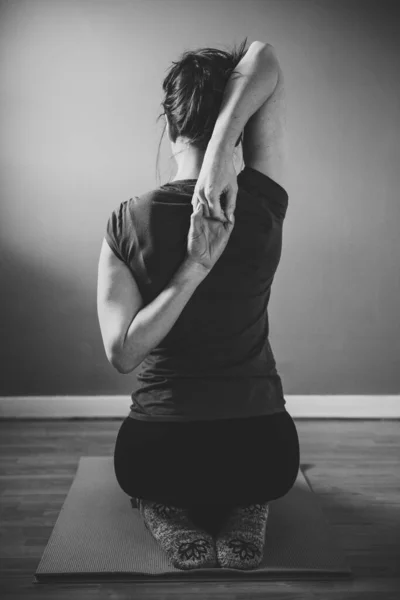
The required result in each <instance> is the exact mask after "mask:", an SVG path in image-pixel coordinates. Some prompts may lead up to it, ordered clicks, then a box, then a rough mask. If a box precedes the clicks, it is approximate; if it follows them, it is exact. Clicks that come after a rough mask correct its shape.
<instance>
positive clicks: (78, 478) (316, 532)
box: [33, 457, 351, 583]
mask: <svg viewBox="0 0 400 600" xmlns="http://www.w3.org/2000/svg"><path fill="white" fill-rule="evenodd" d="M134 506H135V504H134V502H132V503H131V499H130V497H129V496H128V495H127V494H125V492H123V491H122V490H121V488H120V487H119V485H118V483H117V480H116V478H115V473H114V462H113V458H112V457H82V458H81V459H80V462H79V465H78V469H77V472H76V475H75V479H74V481H73V483H72V485H71V488H70V490H69V493H68V495H67V498H66V499H65V502H64V504H63V506H62V509H61V512H60V514H59V516H58V519H57V521H56V523H55V526H54V529H53V531H52V533H51V536H50V539H49V541H48V544H47V546H46V548H45V550H44V553H43V556H42V558H41V560H40V563H39V565H38V568H37V570H36V573H35V577H34V580H33V581H34V583H46V582H49V583H50V582H52V583H54V582H60V583H61V582H79V583H82V582H89V583H92V582H100V581H148V582H151V581H157V582H159V581H166V582H167V581H182V580H185V579H188V580H190V581H199V582H200V581H215V580H216V581H231V580H235V579H238V578H239V579H240V580H246V581H253V580H276V579H279V580H282V579H285V580H293V579H331V578H337V577H349V576H350V577H351V569H350V567H349V565H348V564H347V562H346V559H345V556H344V554H343V552H342V551H341V549H340V546H339V545H338V544H337V540H336V536H335V535H334V532H333V530H332V529H331V527H330V525H329V523H328V522H327V520H326V519H325V516H324V514H323V512H322V510H321V507H320V505H319V502H318V498H317V496H316V495H315V494H314V492H313V491H312V490H311V489H310V487H309V485H308V483H307V481H306V479H305V477H304V475H303V473H302V471H301V469H300V470H299V474H298V477H297V480H296V482H295V484H294V486H293V487H292V489H291V490H290V491H289V492H288V493H287V494H286V495H285V496H283V497H282V498H279V499H278V500H273V501H272V502H271V503H270V511H269V517H268V523H267V531H266V544H265V551H264V557H263V562H262V564H261V566H260V567H259V568H258V569H252V570H239V569H225V568H220V567H215V568H208V569H191V570H181V569H177V568H175V567H173V566H172V565H171V564H170V562H169V560H168V558H167V555H166V554H165V553H164V551H163V550H162V549H161V548H160V546H159V545H158V543H157V541H156V540H155V539H154V538H153V536H152V535H151V533H150V532H149V531H148V530H147V528H146V526H145V524H144V522H143V520H142V517H141V515H140V513H139V511H138V510H137V508H134Z"/></svg>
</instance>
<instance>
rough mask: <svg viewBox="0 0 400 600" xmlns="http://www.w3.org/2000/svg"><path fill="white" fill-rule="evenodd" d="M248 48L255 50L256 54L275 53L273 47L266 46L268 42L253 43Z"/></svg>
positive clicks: (270, 45)
mask: <svg viewBox="0 0 400 600" xmlns="http://www.w3.org/2000/svg"><path fill="white" fill-rule="evenodd" d="M250 48H252V49H253V50H257V51H258V52H270V53H271V52H275V48H274V46H273V45H272V44H268V42H259V41H255V42H252V44H250Z"/></svg>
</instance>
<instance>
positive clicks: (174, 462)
mask: <svg viewBox="0 0 400 600" xmlns="http://www.w3.org/2000/svg"><path fill="white" fill-rule="evenodd" d="M299 466H300V449H299V438H298V435H297V430H296V426H295V423H294V421H293V419H292V417H291V416H290V414H289V413H288V412H287V411H284V412H281V413H276V414H273V415H267V416H261V417H251V418H247V419H224V420H215V421H194V422H184V423H182V422H172V423H171V422H155V421H150V422H149V421H139V420H137V419H132V418H131V417H126V418H125V419H124V421H123V422H122V424H121V427H120V429H119V432H118V436H117V440H116V443H115V450H114V469H115V475H116V478H117V481H118V484H119V486H120V487H121V488H122V490H123V491H124V492H125V493H126V494H128V495H129V496H131V497H136V498H144V499H147V500H153V501H158V502H161V503H165V504H173V505H175V506H181V507H188V506H193V505H204V504H207V505H235V504H237V505H239V504H252V503H262V502H267V501H270V500H274V499H277V498H280V497H282V496H284V495H285V494H286V493H287V492H288V491H289V490H290V489H291V488H292V486H293V484H294V482H295V481H296V478H297V474H298V470H299Z"/></svg>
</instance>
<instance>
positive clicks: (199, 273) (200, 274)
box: [181, 258, 211, 282]
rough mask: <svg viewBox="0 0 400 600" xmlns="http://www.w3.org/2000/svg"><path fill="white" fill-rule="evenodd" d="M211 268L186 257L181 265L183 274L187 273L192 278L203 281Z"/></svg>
mask: <svg viewBox="0 0 400 600" xmlns="http://www.w3.org/2000/svg"><path fill="white" fill-rule="evenodd" d="M210 271H211V269H208V268H207V267H204V266H203V265H201V264H200V263H197V262H195V261H193V260H191V259H190V258H186V259H185V260H184V262H183V264H182V266H181V272H182V274H183V275H186V276H187V277H189V278H190V279H198V280H199V282H201V281H202V280H203V279H204V278H205V277H207V275H208V274H209V272H210Z"/></svg>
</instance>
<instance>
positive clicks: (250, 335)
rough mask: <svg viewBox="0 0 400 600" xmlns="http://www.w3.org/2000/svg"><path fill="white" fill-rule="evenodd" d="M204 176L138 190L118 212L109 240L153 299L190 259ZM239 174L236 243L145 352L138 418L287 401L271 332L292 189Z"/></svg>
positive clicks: (196, 416) (185, 417)
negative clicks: (270, 305) (198, 185)
mask: <svg viewBox="0 0 400 600" xmlns="http://www.w3.org/2000/svg"><path fill="white" fill-rule="evenodd" d="M196 181H197V180H196V179H181V180H177V181H173V182H170V183H166V184H163V185H161V186H160V187H159V188H157V189H154V190H152V191H150V192H147V193H144V194H142V195H141V196H138V197H134V198H130V199H129V200H126V201H125V202H122V203H121V204H120V205H119V206H118V207H117V208H116V209H115V210H114V211H113V212H112V214H111V216H110V218H109V220H108V223H107V228H106V234H105V237H106V240H107V242H108V244H109V245H110V247H111V249H112V250H113V252H114V253H115V255H116V256H117V257H118V258H119V259H120V260H122V261H123V262H124V263H125V264H126V265H127V266H128V267H129V269H130V271H131V273H132V275H133V277H134V279H135V281H136V283H137V285H138V288H139V290H140V293H141V295H142V298H143V301H144V305H147V304H148V303H150V302H152V300H154V299H155V298H156V297H157V296H158V295H159V294H160V293H161V291H162V290H163V289H164V288H165V287H166V286H167V284H168V283H169V281H170V280H171V278H172V276H173V275H174V273H175V272H176V271H177V270H178V268H179V267H180V265H181V264H182V262H183V261H184V260H185V257H186V252H187V236H188V232H189V227H190V217H191V214H192V211H193V207H192V204H191V200H192V197H193V192H194V188H195V185H196ZM237 182H238V193H237V197H236V209H235V225H234V228H233V231H232V233H231V235H230V238H229V241H228V244H227V246H226V247H225V249H224V251H223V253H222V255H221V256H220V258H219V259H218V261H217V262H216V263H215V265H214V266H213V268H212V269H211V271H210V272H209V273H208V275H207V276H206V277H205V279H204V280H203V281H202V282H201V283H200V285H199V286H198V287H197V288H196V289H195V291H194V293H193V295H192V296H191V297H190V299H189V301H188V302H187V304H186V305H185V307H184V309H183V310H182V312H181V314H180V315H179V317H178V319H177V321H176V322H175V324H174V325H173V327H172V329H171V330H170V331H169V333H168V334H167V335H166V336H165V337H164V338H163V339H162V340H161V342H160V343H159V344H158V346H157V347H156V348H154V349H152V350H151V351H150V352H149V354H148V355H147V356H146V358H145V359H144V360H143V361H142V363H141V367H140V371H139V373H138V374H137V381H138V387H137V388H136V389H135V390H134V391H133V392H132V394H131V398H132V404H131V406H130V413H129V416H130V417H132V418H134V419H141V420H145V421H197V420H215V419H233V418H246V417H254V416H260V415H269V414H274V413H277V412H283V411H285V410H286V409H285V404H286V401H285V399H284V395H283V390H282V382H281V378H280V376H279V374H278V372H277V369H276V362H275V358H274V355H273V352H272V349H271V346H270V343H269V339H268V334H269V322H268V301H269V298H270V294H271V284H272V281H273V279H274V275H275V272H276V269H277V267H278V264H279V261H280V257H281V251H282V224H283V221H284V218H285V214H286V210H287V206H288V194H287V192H286V191H285V189H284V188H283V187H281V185H279V184H278V183H277V182H275V181H274V180H272V179H271V178H270V177H268V176H266V175H264V174H263V173H261V172H259V171H256V170H255V169H252V168H250V167H244V169H243V170H242V171H241V172H240V173H239V175H238V178H237Z"/></svg>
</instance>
